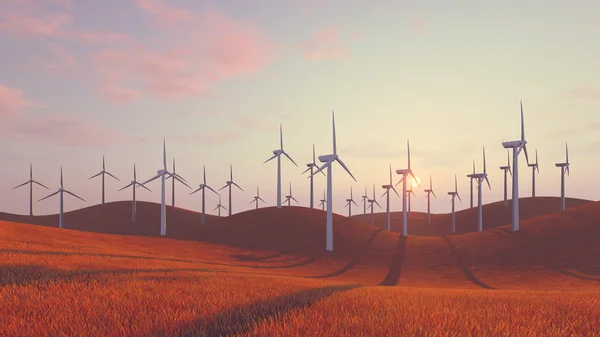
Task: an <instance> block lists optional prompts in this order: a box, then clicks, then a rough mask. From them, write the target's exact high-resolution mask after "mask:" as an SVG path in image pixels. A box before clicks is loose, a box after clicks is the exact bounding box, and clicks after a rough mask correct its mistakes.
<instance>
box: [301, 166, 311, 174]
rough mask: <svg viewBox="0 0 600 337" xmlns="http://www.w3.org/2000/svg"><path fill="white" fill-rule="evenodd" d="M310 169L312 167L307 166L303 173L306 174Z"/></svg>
mask: <svg viewBox="0 0 600 337" xmlns="http://www.w3.org/2000/svg"><path fill="white" fill-rule="evenodd" d="M310 169H311V168H310V167H309V168H307V169H306V170H304V172H302V173H301V175H302V174H304V173H306V172H308V171H310Z"/></svg>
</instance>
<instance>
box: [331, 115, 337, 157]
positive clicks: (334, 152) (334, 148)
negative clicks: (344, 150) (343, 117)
mask: <svg viewBox="0 0 600 337" xmlns="http://www.w3.org/2000/svg"><path fill="white" fill-rule="evenodd" d="M331 121H332V122H333V154H334V155H336V154H337V145H336V141H335V114H334V113H333V111H331Z"/></svg>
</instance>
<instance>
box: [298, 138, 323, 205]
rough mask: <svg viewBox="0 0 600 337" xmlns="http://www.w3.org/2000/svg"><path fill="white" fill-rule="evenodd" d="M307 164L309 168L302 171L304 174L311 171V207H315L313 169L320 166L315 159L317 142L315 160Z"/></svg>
mask: <svg viewBox="0 0 600 337" xmlns="http://www.w3.org/2000/svg"><path fill="white" fill-rule="evenodd" d="M306 166H308V168H307V169H306V170H304V172H302V174H304V173H306V172H310V208H314V193H313V187H314V185H313V176H312V174H313V170H314V168H315V167H317V168H318V166H317V163H316V159H315V144H314V143H313V160H312V163H308V164H306ZM321 173H322V174H323V175H325V173H324V172H323V171H321Z"/></svg>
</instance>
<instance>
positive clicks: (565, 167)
mask: <svg viewBox="0 0 600 337" xmlns="http://www.w3.org/2000/svg"><path fill="white" fill-rule="evenodd" d="M565 155H566V162H564V163H556V164H554V165H556V167H560V210H561V211H562V210H564V209H565V171H566V172H567V175H569V176H570V175H571V173H570V172H569V166H570V165H569V146H568V144H567V143H565Z"/></svg>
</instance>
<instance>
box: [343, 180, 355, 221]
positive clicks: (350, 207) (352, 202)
mask: <svg viewBox="0 0 600 337" xmlns="http://www.w3.org/2000/svg"><path fill="white" fill-rule="evenodd" d="M352 204H354V205H356V207H358V205H357V204H356V202H355V201H354V197H352V186H350V199H346V206H344V208H346V207H348V217H351V216H352Z"/></svg>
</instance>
